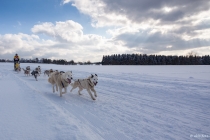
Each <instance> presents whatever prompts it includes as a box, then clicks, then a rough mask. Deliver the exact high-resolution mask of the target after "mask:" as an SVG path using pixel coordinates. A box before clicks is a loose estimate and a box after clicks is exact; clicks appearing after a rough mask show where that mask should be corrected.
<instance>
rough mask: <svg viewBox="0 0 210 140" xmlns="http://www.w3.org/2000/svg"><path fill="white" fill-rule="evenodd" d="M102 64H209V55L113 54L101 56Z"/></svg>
mask: <svg viewBox="0 0 210 140" xmlns="http://www.w3.org/2000/svg"><path fill="white" fill-rule="evenodd" d="M102 65H210V57H209V55H205V56H196V55H186V56H176V55H173V56H172V55H169V56H165V55H147V54H113V55H105V56H103V58H102Z"/></svg>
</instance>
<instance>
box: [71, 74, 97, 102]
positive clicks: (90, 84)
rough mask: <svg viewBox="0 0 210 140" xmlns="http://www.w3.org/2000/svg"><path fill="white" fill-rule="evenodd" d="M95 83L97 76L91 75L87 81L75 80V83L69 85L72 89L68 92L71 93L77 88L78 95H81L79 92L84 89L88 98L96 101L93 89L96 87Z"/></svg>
mask: <svg viewBox="0 0 210 140" xmlns="http://www.w3.org/2000/svg"><path fill="white" fill-rule="evenodd" d="M97 83H98V75H97V74H91V76H89V77H88V78H87V79H77V80H75V82H74V83H72V84H71V86H72V89H71V91H70V92H72V91H73V89H75V88H77V87H78V88H79V91H78V94H79V95H81V93H80V91H82V90H83V89H86V90H87V92H88V93H89V95H90V97H91V98H92V99H93V100H95V99H96V98H95V97H97V94H96V91H95V89H94V87H95V86H96V85H97ZM91 91H92V92H94V95H95V97H94V96H93V95H92V93H91Z"/></svg>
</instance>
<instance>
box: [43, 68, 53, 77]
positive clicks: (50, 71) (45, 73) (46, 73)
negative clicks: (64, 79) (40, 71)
mask: <svg viewBox="0 0 210 140" xmlns="http://www.w3.org/2000/svg"><path fill="white" fill-rule="evenodd" d="M50 73H53V69H50V70H45V71H44V75H47V76H48V77H49V76H50Z"/></svg>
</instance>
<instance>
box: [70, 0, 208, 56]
mask: <svg viewBox="0 0 210 140" xmlns="http://www.w3.org/2000/svg"><path fill="white" fill-rule="evenodd" d="M68 2H69V3H72V5H73V6H75V7H76V8H77V9H78V10H79V11H80V12H81V13H83V14H86V15H89V16H90V17H91V18H92V25H93V26H94V27H105V26H111V27H114V28H110V29H109V30H107V33H109V34H110V35H111V36H112V38H111V40H110V42H111V43H113V44H115V45H116V44H117V45H122V46H123V47H127V48H128V51H129V52H132V51H135V52H136V51H139V52H140V53H158V52H160V51H174V50H187V49H192V48H199V47H210V37H209V35H208V34H210V24H209V21H210V18H209V13H210V2H209V1H198V0H183V1H181V0H178V1H176V0H171V1H167V0H155V1H154V0H147V1H145V0H129V1H127V0H115V1H112V0H96V1H80V0H68ZM66 3H67V1H66ZM168 46H170V47H168Z"/></svg>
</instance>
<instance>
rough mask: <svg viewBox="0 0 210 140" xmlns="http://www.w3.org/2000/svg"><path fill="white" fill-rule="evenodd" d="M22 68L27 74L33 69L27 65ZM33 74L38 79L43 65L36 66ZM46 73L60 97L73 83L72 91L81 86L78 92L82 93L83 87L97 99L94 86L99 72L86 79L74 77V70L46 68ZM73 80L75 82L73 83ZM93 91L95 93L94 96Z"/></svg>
mask: <svg viewBox="0 0 210 140" xmlns="http://www.w3.org/2000/svg"><path fill="white" fill-rule="evenodd" d="M22 69H23V71H24V74H25V75H26V76H30V71H31V69H30V66H27V67H26V69H24V68H22ZM31 74H32V75H33V76H34V78H35V79H36V81H37V76H40V74H41V67H40V66H38V67H37V68H35V69H34V70H33V71H32V72H31ZM44 75H47V76H48V82H49V83H50V84H51V85H52V90H53V92H55V88H56V91H58V89H59V93H60V97H62V94H65V93H66V92H67V87H68V86H69V85H71V86H72V89H71V90H70V92H72V91H73V90H74V89H75V88H79V90H78V94H79V95H81V93H80V92H81V91H82V90H83V89H86V90H87V92H88V93H89V95H90V97H91V98H92V99H93V100H96V97H97V93H96V90H95V89H94V87H95V86H96V85H97V83H98V75H97V74H91V75H90V76H89V77H87V78H85V79H73V77H72V71H67V72H64V71H58V70H55V71H53V69H50V70H45V71H44ZM72 81H74V82H73V83H72ZM63 89H64V92H63V91H62V90H63ZM91 91H92V92H93V93H94V96H93V94H92V92H91Z"/></svg>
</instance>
